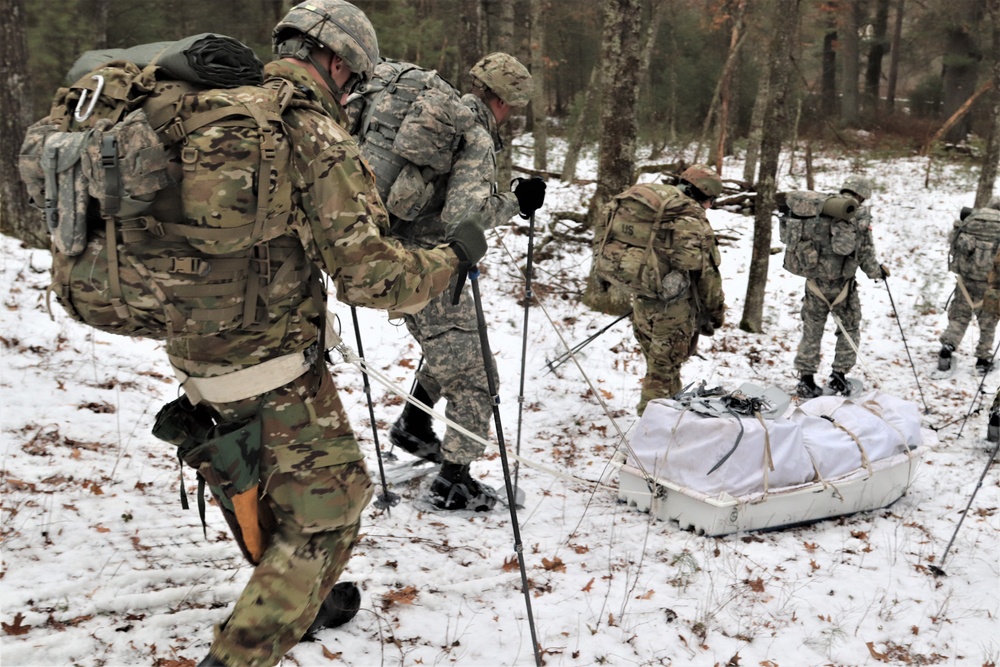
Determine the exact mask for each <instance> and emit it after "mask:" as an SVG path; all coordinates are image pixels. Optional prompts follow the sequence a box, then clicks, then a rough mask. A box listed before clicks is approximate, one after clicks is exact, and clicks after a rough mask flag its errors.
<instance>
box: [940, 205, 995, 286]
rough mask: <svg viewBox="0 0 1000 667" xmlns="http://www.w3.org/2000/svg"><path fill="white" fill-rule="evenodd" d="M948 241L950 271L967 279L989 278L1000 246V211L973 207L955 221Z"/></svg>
mask: <svg viewBox="0 0 1000 667" xmlns="http://www.w3.org/2000/svg"><path fill="white" fill-rule="evenodd" d="M948 240H949V245H950V249H949V252H948V270H949V271H951V272H952V273H957V274H958V275H960V276H962V278H964V279H966V280H978V281H984V280H986V278H987V276H988V275H989V273H990V271H991V270H993V259H994V258H995V257H996V254H997V250H998V249H1000V211H997V210H996V209H992V208H974V209H972V210H971V212H969V214H968V215H966V216H965V217H964V218H962V219H960V220H956V221H955V225H954V227H953V228H952V230H951V234H950V235H949V238H948Z"/></svg>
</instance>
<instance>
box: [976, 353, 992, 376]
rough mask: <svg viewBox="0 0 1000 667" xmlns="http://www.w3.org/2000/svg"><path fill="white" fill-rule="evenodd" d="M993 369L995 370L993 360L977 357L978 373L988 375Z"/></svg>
mask: <svg viewBox="0 0 1000 667" xmlns="http://www.w3.org/2000/svg"><path fill="white" fill-rule="evenodd" d="M991 370H993V362H992V361H990V360H989V359H984V358H982V357H980V358H978V359H976V374H977V375H986V374H987V373H989V372H990V371H991Z"/></svg>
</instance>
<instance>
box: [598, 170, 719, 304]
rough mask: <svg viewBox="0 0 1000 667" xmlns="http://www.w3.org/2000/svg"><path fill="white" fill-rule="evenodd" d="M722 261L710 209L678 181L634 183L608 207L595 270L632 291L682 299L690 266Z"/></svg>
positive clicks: (669, 299) (704, 266)
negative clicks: (680, 187)
mask: <svg viewBox="0 0 1000 667" xmlns="http://www.w3.org/2000/svg"><path fill="white" fill-rule="evenodd" d="M719 261H720V256H719V249H718V246H717V245H716V242H715V233H714V232H713V231H712V227H711V225H709V223H708V220H707V219H706V217H705V211H704V209H703V208H702V207H701V205H699V204H698V203H697V202H695V201H694V200H693V199H691V198H690V197H687V196H686V195H684V193H682V192H681V191H680V190H678V189H677V188H676V187H674V186H672V185H664V184H639V185H633V186H632V187H630V188H629V189H628V190H626V191H625V192H623V193H621V194H619V195H617V196H615V197H614V199H612V200H611V202H610V203H609V204H608V205H607V207H606V208H605V214H604V230H603V235H601V238H600V241H599V242H598V244H597V248H596V250H595V252H594V272H595V274H596V275H597V276H598V277H599V278H601V279H602V280H605V281H607V282H609V283H611V284H612V285H615V286H616V287H618V288H620V289H622V290H624V291H625V292H627V293H630V294H632V295H634V296H639V297H644V298H647V299H659V300H661V301H664V302H666V303H670V302H673V301H676V300H678V299H680V298H682V297H683V296H684V295H686V294H688V291H689V288H690V286H691V280H690V276H689V275H688V272H690V271H701V270H704V269H707V268H708V267H709V266H718V265H719Z"/></svg>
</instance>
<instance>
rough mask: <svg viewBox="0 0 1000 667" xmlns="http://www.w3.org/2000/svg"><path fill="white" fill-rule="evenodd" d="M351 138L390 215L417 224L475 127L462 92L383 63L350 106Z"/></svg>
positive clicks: (428, 74)
mask: <svg viewBox="0 0 1000 667" xmlns="http://www.w3.org/2000/svg"><path fill="white" fill-rule="evenodd" d="M346 108H347V112H348V115H349V116H350V118H351V134H352V135H354V136H355V137H356V138H357V140H358V144H359V146H360V148H361V154H362V156H363V157H364V158H365V160H366V161H367V162H368V165H369V166H370V167H371V170H372V172H373V173H374V174H375V185H376V187H377V188H378V193H379V196H380V197H381V198H382V201H383V203H384V204H385V207H386V210H388V212H389V213H390V214H391V215H392V216H394V217H395V218H399V219H401V220H413V219H415V218H416V217H417V216H418V215H419V214H420V213H421V212H422V211H424V210H425V209H426V208H428V207H427V205H428V203H430V201H431V198H432V197H433V195H434V191H435V185H436V183H437V182H438V181H439V179H440V178H441V177H443V176H446V175H447V174H449V173H450V172H451V167H452V162H453V161H454V157H455V154H456V152H457V151H458V150H459V149H460V148H461V146H462V141H463V136H464V135H465V133H466V132H468V131H469V130H471V129H472V128H473V127H474V126H475V124H476V118H475V115H474V114H473V112H472V110H471V109H469V108H468V107H466V106H465V105H464V104H463V103H462V100H461V95H460V94H459V93H458V91H457V90H456V89H455V88H454V87H453V86H452V85H451V84H450V83H448V82H447V81H446V80H445V79H443V78H442V77H441V76H440V75H439V74H438V73H437V72H436V71H434V70H426V69H423V68H421V67H418V66H417V65H413V64H411V63H405V62H397V61H393V60H382V61H380V62H379V63H378V65H376V67H375V74H374V76H373V77H372V78H371V80H370V81H369V82H368V84H367V86H366V87H365V89H364V91H363V92H361V93H357V94H355V95H353V96H352V97H351V98H350V99H349V100H348V102H347V105H346Z"/></svg>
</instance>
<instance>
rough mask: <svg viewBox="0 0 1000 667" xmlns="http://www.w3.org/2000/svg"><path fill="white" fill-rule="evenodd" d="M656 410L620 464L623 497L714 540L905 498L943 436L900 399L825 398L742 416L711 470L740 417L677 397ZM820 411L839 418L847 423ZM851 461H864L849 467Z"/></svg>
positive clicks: (657, 404)
mask: <svg viewBox="0 0 1000 667" xmlns="http://www.w3.org/2000/svg"><path fill="white" fill-rule="evenodd" d="M810 403H812V405H810ZM649 405H650V407H647V412H646V413H645V414H644V415H643V419H642V420H640V422H639V425H638V426H637V429H636V432H635V434H634V435H633V437H632V439H631V446H632V452H631V453H630V454H629V456H628V457H627V458H625V457H623V458H622V459H620V460H619V461H618V464H619V466H620V468H619V490H618V497H619V499H620V500H622V501H625V502H628V503H629V504H630V505H633V506H635V507H636V508H638V509H640V510H642V511H648V512H651V513H652V514H653V515H654V516H655V517H657V518H658V519H661V520H663V521H672V522H676V523H677V524H678V525H679V527H680V528H682V529H685V530H693V531H696V532H698V533H702V534H705V535H710V536H718V535H727V534H730V533H735V532H739V531H752V530H768V529H775V528H783V527H788V526H793V525H797V524H803V523H809V522H813V521H818V520H821V519H827V518H831V517H836V516H842V515H845V514H853V513H855V512H862V511H867V510H874V509H878V508H882V507H886V506H888V505H891V504H892V503H894V502H895V501H896V500H898V499H899V498H900V497H902V496H903V495H905V493H906V491H907V489H908V488H909V486H910V484H911V483H912V481H913V477H914V474H915V473H916V470H917V467H918V465H919V463H920V460H921V458H922V455H923V452H924V451H925V448H926V445H928V444H930V441H933V440H934V435H933V432H932V431H929V430H926V429H921V428H920V424H919V419H920V418H919V412H918V411H917V410H916V409H915V408H914V409H912V410H911V409H910V408H909V406H907V405H906V404H905V402H903V401H900V399H895V398H893V397H889V396H886V395H884V394H878V393H877V392H873V393H872V394H867V395H865V396H864V397H863V398H859V399H848V398H844V397H839V398H833V397H821V398H820V399H812V401H806V402H804V403H802V404H800V405H799V406H794V407H792V408H790V409H789V410H788V412H786V416H783V417H780V418H777V419H774V420H761V419H756V418H754V417H742V418H741V419H740V422H741V423H742V427H743V431H742V434H741V436H740V444H739V446H738V447H737V448H736V450H735V451H733V453H732V455H731V456H730V457H729V459H727V460H726V462H725V463H724V464H723V465H721V466H720V467H718V468H717V469H716V470H714V471H713V472H707V471H708V470H709V469H711V468H712V467H713V465H714V464H715V463H716V462H717V461H718V460H719V459H720V458H721V457H722V455H724V454H725V453H726V452H728V451H729V450H730V449H731V446H732V443H733V442H734V441H735V435H734V434H735V433H738V432H739V431H738V430H734V429H738V428H739V426H740V424H739V423H737V422H736V417H735V416H733V417H727V418H713V417H706V416H704V415H699V414H696V413H695V412H694V411H692V410H690V409H688V410H683V409H678V406H676V405H671V402H670V401H665V402H662V403H661V402H660V401H653V402H650V404H649ZM650 408H652V409H653V411H652V412H650ZM873 411H874V413H873ZM811 413H812V414H811ZM890 413H891V414H890ZM816 415H831V416H832V417H833V418H834V419H835V420H836V423H837V425H838V426H836V428H835V427H834V423H833V422H831V421H830V420H828V419H827V418H819V417H817V416H816ZM644 421H645V422H647V423H646V425H645V428H644V427H643V422H644ZM727 422H728V423H727ZM841 434H842V435H843V439H839V436H840V435H841ZM817 435H819V436H820V437H818V438H817V437H816V436H817ZM838 439H839V442H838ZM866 443H873V446H871V447H866V446H865V445H866ZM851 450H853V451H851ZM636 457H638V458H636ZM852 459H854V460H855V461H856V463H851V464H848V461H850V460H852ZM767 461H771V462H772V464H773V465H774V469H773V470H772V469H771V467H770V466H768V465H766V462H767ZM845 464H846V465H845ZM647 479H649V482H648V483H647Z"/></svg>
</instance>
